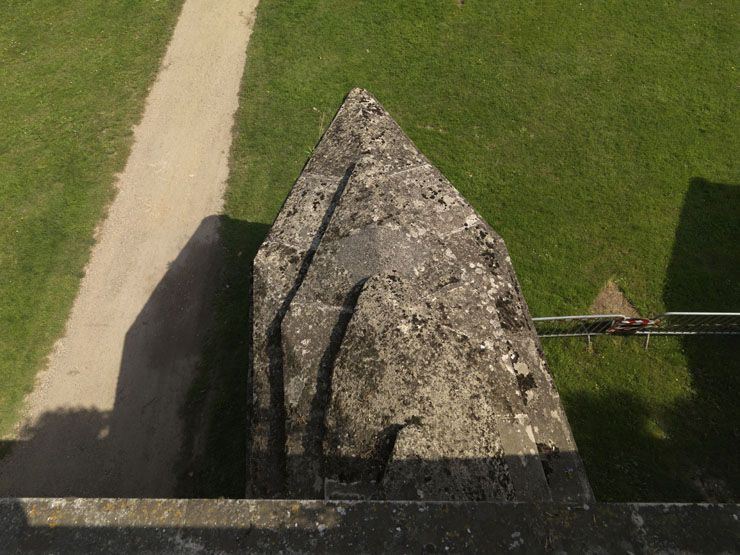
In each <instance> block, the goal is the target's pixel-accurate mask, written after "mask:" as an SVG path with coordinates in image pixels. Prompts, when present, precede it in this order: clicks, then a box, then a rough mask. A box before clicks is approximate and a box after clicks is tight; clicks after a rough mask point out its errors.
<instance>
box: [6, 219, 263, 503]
mask: <svg viewBox="0 0 740 555" xmlns="http://www.w3.org/2000/svg"><path fill="white" fill-rule="evenodd" d="M266 231H267V226H264V225H262V224H251V223H248V222H241V221H237V220H233V219H231V218H228V217H218V216H211V217H208V218H205V219H204V220H203V221H202V222H201V223H200V225H199V226H198V228H197V230H196V231H195V233H194V234H193V235H192V236H191V238H190V239H189V240H188V242H187V243H186V245H185V246H184V248H183V249H182V250H181V252H180V253H179V255H178V256H177V258H176V259H175V260H174V261H173V262H172V263H171V264H170V265H169V268H168V270H167V272H166V274H165V275H164V277H163V278H162V279H161V280H160V282H159V283H158V284H157V286H156V288H155V289H154V291H153V293H152V294H151V296H150V297H149V299H148V300H147V302H146V304H145V305H144V307H143V308H142V309H141V311H140V312H139V314H138V316H137V317H136V319H135V321H134V322H133V324H132V325H131V326H130V328H129V330H128V332H127V333H126V337H125V340H124V345H123V352H122V356H121V363H120V372H119V376H118V382H117V386H116V393H115V402H114V405H113V408H112V409H111V410H110V411H100V410H96V409H89V408H83V407H79V408H76V407H73V408H70V409H68V410H60V411H55V412H49V413H46V414H44V415H42V417H41V418H39V419H38V420H37V421H35V422H34V423H32V424H31V425H29V426H27V427H26V428H25V429H24V430H22V433H21V436H20V440H18V441H6V442H0V454H2V453H3V452H5V456H4V457H3V458H2V459H1V460H0V495H9V496H15V497H21V496H23V497H32V496H35V497H61V496H76V497H168V496H172V495H173V494H175V493H177V490H178V489H179V481H180V480H179V478H181V476H178V473H182V472H184V471H185V470H186V469H187V468H189V467H190V466H191V464H192V460H193V459H194V457H195V456H196V455H195V454H196V452H197V450H198V449H203V448H204V447H205V446H207V444H208V440H210V438H209V436H208V432H206V433H205V435H204V434H201V435H204V437H205V438H206V439H205V440H202V441H201V442H200V443H199V442H198V433H197V431H196V430H195V429H193V426H197V425H198V424H199V422H200V420H199V419H201V418H202V419H203V421H204V422H206V421H207V415H200V414H199V412H202V411H198V410H197V409H198V408H199V407H201V406H202V405H203V403H200V404H199V403H198V402H196V401H197V397H198V395H197V392H196V393H195V394H194V393H193V390H192V389H191V388H192V387H194V386H193V383H194V380H195V385H196V386H198V385H200V386H206V387H207V386H208V385H209V384H211V383H215V382H216V381H217V380H219V379H225V380H226V383H222V384H219V385H218V387H217V388H216V389H218V391H219V392H223V391H224V389H226V391H227V392H228V395H227V398H225V399H224V398H222V397H219V396H216V397H215V399H216V400H218V401H219V403H220V406H219V407H216V409H222V412H221V413H220V414H223V415H224V416H226V423H225V424H224V425H225V426H226V427H227V428H228V430H229V432H230V433H231V434H234V433H236V434H238V435H240V436H243V435H244V434H243V433H240V432H241V431H242V430H244V427H245V424H244V422H245V421H246V407H245V404H246V398H247V388H246V382H245V376H246V368H247V364H246V360H247V355H246V351H244V352H243V353H242V352H241V351H239V350H238V349H237V350H236V351H238V356H233V357H232V356H231V355H232V354H231V353H227V354H222V355H220V358H216V357H215V355H214V352H217V351H219V350H220V349H227V348H228V347H229V344H228V341H226V342H225V339H226V338H228V340H230V341H234V342H236V341H238V340H237V339H236V337H237V336H240V338H239V341H241V343H243V342H245V341H246V338H248V336H249V334H248V317H247V315H248V306H247V301H246V299H248V296H247V294H246V290H245V285H244V284H246V283H248V278H247V275H248V274H247V271H246V270H247V268H246V266H248V265H249V264H250V263H251V259H252V257H253V254H254V252H256V248H257V247H256V246H255V245H257V246H258V245H259V243H260V242H261V241H262V238H263V237H264V235H265V233H266ZM220 237H221V238H223V239H220ZM224 240H231V241H232V243H230V246H232V247H233V246H234V245H235V244H236V243H235V242H234V241H236V240H241V241H242V243H244V244H246V247H245V249H244V250H242V251H235V252H234V253H231V251H230V250H229V249H224V245H225V243H224ZM234 259H236V260H238V261H239V263H235V260H234ZM241 260H243V261H244V262H241ZM229 264H231V266H229ZM242 271H244V276H242V277H241V278H240V279H237V280H233V277H234V275H235V274H236V273H240V272H242ZM237 298H238V299H239V302H237V303H236V305H235V306H234V307H233V311H232V312H231V313H229V314H228V315H227V316H228V317H227V320H228V321H227V322H217V321H215V320H214V316H215V315H216V314H219V313H218V312H216V311H215V310H214V306H215V305H218V304H219V303H220V305H223V303H224V302H232V301H234V300H235V299H237ZM242 299H243V300H242ZM219 334H220V335H221V336H226V337H221V336H219ZM204 353H205V355H204ZM241 355H243V356H241ZM209 356H210V359H209V358H208V357H209ZM240 356H241V359H240V358H239V357H240ZM225 358H226V359H229V362H230V364H227V365H226V366H225V367H223V368H218V370H217V371H216V370H213V369H214V368H215V367H216V366H217V365H218V363H219V362H223V360H224V359H225ZM237 360H241V361H242V362H243V364H241V365H240V366H239V368H237V362H236V361H237ZM206 370H208V371H206ZM211 370H213V371H211ZM234 413H239V414H238V416H236V415H235V414H234ZM237 417H238V418H239V420H240V421H239V423H238V425H237V423H236V422H233V421H232V422H228V419H229V418H231V419H233V418H237ZM183 423H184V425H183ZM202 428H203V429H207V430H209V431H210V430H211V428H212V427H211V426H206V425H205V424H204V425H203V426H202ZM233 441H235V442H236V444H243V443H244V439H243V438H239V439H235V438H234V439H233ZM241 451H243V454H241V455H239V456H240V458H241V461H242V466H244V463H243V461H245V460H246V454H245V453H246V450H245V448H243V447H241ZM243 472H244V471H242V473H243Z"/></svg>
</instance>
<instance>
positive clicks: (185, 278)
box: [0, 0, 257, 497]
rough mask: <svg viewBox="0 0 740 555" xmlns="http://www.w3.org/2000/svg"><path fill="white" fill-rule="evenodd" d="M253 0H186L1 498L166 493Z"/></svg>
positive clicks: (5, 463) (195, 355) (208, 291)
mask: <svg viewBox="0 0 740 555" xmlns="http://www.w3.org/2000/svg"><path fill="white" fill-rule="evenodd" d="M256 4H257V0H219V1H218V2H213V1H212V0H186V2H185V4H184V7H183V10H182V13H181V14H180V18H179V20H178V23H177V26H176V28H175V32H174V35H173V37H172V40H171V42H170V45H169V47H168V50H167V53H166V55H165V58H164V60H163V62H162V67H161V69H160V72H159V75H158V77H157V80H156V82H155V83H154V85H153V87H152V89H151V91H150V94H149V98H148V100H147V106H146V110H145V113H144V117H143V119H142V121H141V123H140V124H139V125H138V126H137V128H136V129H135V142H134V145H133V148H132V151H131V155H130V157H129V160H128V163H127V165H126V167H125V169H124V171H123V173H122V174H121V175H120V176H119V179H118V183H117V187H118V194H117V197H116V199H115V201H114V202H113V203H112V205H111V206H110V209H109V213H108V216H107V219H106V220H105V221H104V222H103V223H102V224H101V226H100V229H99V232H98V237H97V244H96V245H95V247H94V249H93V251H92V255H91V258H90V261H89V263H88V267H87V269H86V275H85V277H84V278H83V280H82V284H81V287H80V291H79V294H78V297H77V299H76V301H75V304H74V307H73V309H72V313H71V315H70V318H69V321H68V322H67V327H66V331H65V334H64V337H63V338H62V339H60V340H59V341H58V342H57V344H56V346H55V348H54V351H53V353H52V354H51V356H50V358H49V362H48V367H47V369H46V370H45V371H43V372H41V373H40V374H39V377H38V379H37V385H36V387H35V389H34V391H33V393H32V394H31V395H30V396H29V398H28V400H27V404H26V413H25V416H24V418H23V420H22V423H21V425H20V426H19V429H18V438H19V440H18V442H17V444H16V445H15V447H14V448H13V450H12V451H11V453H10V454H9V455H7V456H6V457H5V458H4V459H2V461H0V496H26V497H28V496H80V497H88V496H96V497H169V496H172V495H173V494H174V488H175V473H174V465H175V463H176V462H177V461H178V455H179V451H180V449H181V444H182V438H183V430H182V419H181V417H180V415H179V411H180V408H181V406H182V403H183V400H184V396H185V394H186V392H187V390H188V387H189V385H190V383H191V380H192V378H193V376H194V373H195V370H196V366H197V363H198V360H199V354H200V342H201V341H200V340H201V336H202V332H203V329H204V327H205V325H206V324H207V322H208V319H209V315H210V299H211V297H212V295H213V290H214V285H215V282H216V281H215V280H216V274H217V272H218V250H219V249H218V248H217V247H218V245H217V242H218V217H217V214H219V212H220V210H221V208H222V196H223V192H224V187H225V182H226V178H227V176H228V155H229V148H230V145H231V127H232V123H233V117H234V112H235V110H236V108H237V103H238V91H239V84H240V81H241V77H242V72H243V68H244V61H245V50H246V46H247V43H248V41H249V36H250V33H251V30H252V22H253V18H254V10H255V7H256Z"/></svg>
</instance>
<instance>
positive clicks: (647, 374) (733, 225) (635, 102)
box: [193, 0, 740, 500]
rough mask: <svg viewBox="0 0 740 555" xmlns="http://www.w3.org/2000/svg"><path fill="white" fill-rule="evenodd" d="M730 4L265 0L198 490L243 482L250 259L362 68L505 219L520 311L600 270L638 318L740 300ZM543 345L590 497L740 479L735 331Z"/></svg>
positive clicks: (574, 304)
mask: <svg viewBox="0 0 740 555" xmlns="http://www.w3.org/2000/svg"><path fill="white" fill-rule="evenodd" d="M737 15H738V14H737V4H736V3H735V2H732V1H731V0H727V1H715V2H712V3H711V4H710V3H707V2H698V1H696V2H692V1H685V2H667V3H657V2H648V3H645V2H637V1H613V2H600V3H588V2H583V3H576V2H514V1H511V2H490V1H485V0H467V1H466V2H464V3H460V2H457V1H456V0H436V1H433V2H429V1H426V0H424V1H422V0H415V1H408V2H371V1H350V2H348V1H346V0H290V1H288V0H262V1H261V3H260V6H259V9H258V17H257V23H256V27H255V30H254V34H253V36H252V40H251V43H250V46H249V51H248V61H247V68H246V73H245V80H244V86H243V90H242V93H241V107H240V111H239V114H238V121H237V127H236V130H237V133H238V135H237V137H236V141H235V144H234V146H233V150H232V157H233V161H232V163H233V168H232V174H231V178H230V186H229V190H228V196H227V204H226V216H225V217H224V223H225V237H226V245H227V250H228V253H227V254H228V258H229V261H230V262H229V266H228V269H227V280H228V283H229V286H230V287H229V288H228V289H226V290H225V293H224V294H223V295H222V297H221V299H220V308H219V327H218V329H217V332H216V333H215V334H214V340H213V342H212V344H211V346H210V351H209V352H210V355H209V357H208V359H207V369H208V370H209V371H210V373H211V374H210V377H211V383H212V384H213V388H214V389H213V391H214V399H215V415H216V417H215V418H213V419H212V425H211V429H210V433H209V435H208V444H209V448H210V451H209V453H210V454H209V455H208V457H207V458H206V460H204V461H202V463H203V464H202V467H201V468H200V470H199V471H198V473H197V476H196V480H195V486H194V487H195V491H196V493H198V494H200V495H226V496H240V495H242V494H243V491H244V489H243V488H244V467H245V464H244V434H243V433H241V428H240V426H242V423H243V421H244V418H245V417H246V408H245V406H244V398H245V381H244V380H245V379H246V376H245V368H246V364H247V363H246V360H247V344H246V337H247V335H248V328H247V314H248V304H247V301H246V299H247V291H248V269H249V263H250V260H251V258H252V256H253V255H254V253H255V250H256V248H257V246H258V245H259V243H260V241H261V239H262V238H263V237H264V234H265V233H266V230H267V226H268V225H269V224H270V223H271V222H272V220H273V218H274V216H275V215H276V213H277V211H278V210H279V208H280V205H281V203H282V201H283V199H284V198H285V196H286V195H287V193H288V191H289V189H290V187H291V185H292V183H293V181H294V180H295V179H296V177H297V176H298V174H299V173H300V170H301V168H302V166H303V164H304V163H305V161H306V160H307V158H308V157H309V156H310V154H311V149H312V148H313V146H314V145H315V144H316V142H317V141H318V139H319V137H320V136H321V134H322V132H323V130H324V129H325V128H326V126H327V125H328V124H329V122H330V121H331V118H332V116H333V115H334V113H335V111H336V110H337V109H338V107H339V105H340V104H341V102H342V99H343V97H344V95H345V94H346V93H347V92H348V91H349V90H350V89H351V88H352V87H355V86H360V87H365V88H367V89H369V90H370V91H371V92H372V93H373V94H375V95H376V96H377V97H378V99H379V100H380V101H381V102H382V103H383V104H384V105H385V107H386V108H387V109H388V110H389V111H390V113H391V114H392V115H393V116H394V117H395V118H396V119H397V121H398V122H399V123H400V124H401V126H402V127H403V128H404V129H405V130H406V132H407V133H408V134H409V135H410V136H411V138H412V139H413V140H414V141H415V142H416V144H417V145H418V146H419V147H420V148H421V150H422V151H423V152H424V153H425V154H426V155H427V156H428V157H429V158H430V159H431V160H432V161H433V162H434V163H435V164H436V165H437V166H438V167H439V168H440V169H441V170H442V172H443V173H444V174H445V175H446V176H447V177H448V178H449V179H450V181H452V183H453V184H455V186H456V187H457V188H458V189H459V190H460V191H461V192H462V193H463V194H464V195H465V196H466V197H467V199H468V200H469V201H470V202H471V203H472V204H473V205H474V206H475V207H476V208H477V209H478V210H479V211H480V213H481V214H482V215H483V216H484V217H485V218H486V219H487V220H488V222H490V223H491V225H492V226H493V227H494V228H495V229H496V230H497V231H498V232H499V233H500V234H501V235H502V236H503V237H504V239H505V240H506V242H507V244H508V246H509V249H510V250H511V254H512V258H513V261H514V265H515V267H516V269H517V271H518V274H519V278H520V280H521V283H522V286H523V289H524V293H525V295H526V298H527V300H528V302H529V304H530V307H531V310H532V312H533V314H534V315H557V314H582V313H584V312H586V311H587V310H588V307H589V306H590V304H591V302H592V301H593V299H594V297H595V296H596V294H597V292H598V291H599V290H600V289H601V287H602V286H603V285H604V284H605V283H606V282H607V280H609V279H613V280H615V281H616V282H617V283H618V284H619V285H620V287H621V288H622V289H623V290H624V291H625V293H626V295H627V297H628V298H629V300H630V301H631V302H632V303H633V304H634V305H635V306H636V307H637V308H638V310H639V311H640V312H642V313H645V314H651V313H656V312H658V311H661V310H663V309H665V308H669V309H673V310H692V309H693V310H724V311H731V310H735V311H740V291H739V290H738V283H739V282H740V279H739V278H740V275H738V272H739V271H740V270H739V269H740V258H739V252H740V249H738V248H737V245H738V241H739V240H740V230H739V228H738V226H739V225H740V193H739V187H738V183H740V168H739V167H738V163H737V153H738V152H739V151H740V148H739V147H740V140H739V138H738V132H737V130H738V128H740V126H739V124H740V121H739V114H740V110H739V109H738V108H740V106H739V105H738V92H737V91H738V89H737V87H738V78H737V70H736V66H737V63H738V54H739V50H740V44H739V42H738V38H737V37H738V36H740V33H739V32H738V31H739V29H738V25H737V21H738V20H737ZM546 351H547V356H548V359H549V361H550V363H551V366H552V369H553V372H554V374H555V376H556V380H557V383H558V386H559V388H560V391H561V394H562V397H563V399H564V401H565V404H566V408H567V411H568V414H569V417H570V420H571V424H572V427H573V430H574V433H575V435H576V440H577V442H578V444H579V448H580V450H581V454H582V456H583V458H584V460H585V463H586V466H587V470H588V474H589V477H590V479H591V482H592V485H593V487H594V489H595V492H596V495H597V497H598V498H600V499H602V500H607V499H610V500H694V499H700V498H702V496H703V497H704V498H708V497H712V496H715V497H719V498H726V497H728V496H730V497H734V498H737V497H738V493H739V492H740V472H739V470H738V459H737V445H738V439H739V436H740V433H739V432H738V424H739V422H740V409H738V406H739V404H738V403H737V391H738V386H740V380H739V379H738V372H737V370H738V364H737V360H738V355H740V350H739V349H738V342H737V341H735V340H732V341H731V340H711V341H710V340H709V339H697V340H695V341H682V340H680V339H659V338H653V340H652V344H651V347H650V349H649V350H648V351H645V350H644V349H643V348H642V343H641V342H640V341H639V340H632V339H613V338H605V339H603V340H599V341H596V342H595V344H594V347H593V349H592V350H589V349H588V348H587V347H586V345H585V342H583V341H559V340H550V341H548V342H547V343H546ZM207 389H208V387H207V383H206V380H204V381H203V382H202V383H201V388H200V389H198V390H196V391H194V396H193V401H194V402H197V400H198V398H199V395H200V397H202V396H203V395H202V394H203V393H205V392H206V391H207ZM702 491H703V493H702Z"/></svg>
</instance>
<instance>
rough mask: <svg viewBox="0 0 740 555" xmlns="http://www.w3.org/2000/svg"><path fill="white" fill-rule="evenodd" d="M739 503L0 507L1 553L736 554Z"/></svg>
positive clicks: (79, 502)
mask: <svg viewBox="0 0 740 555" xmlns="http://www.w3.org/2000/svg"><path fill="white" fill-rule="evenodd" d="M738 546H740V506H738V505H736V504H726V505H720V504H672V503H667V504H660V503H650V504H639V503H592V504H590V505H580V506H577V505H567V504H562V503H489V502H486V503H474V502H461V503H454V502H414V501H396V502H390V501H308V500H267V499H259V500H254V499H241V500H227V499H74V498H66V499H0V552H3V553H14V552H24V553H27V552H37V553H44V552H70V551H74V552H96V553H113V552H116V553H121V552H132V551H136V552H141V551H148V552H185V553H191V552H197V553H216V552H219V553H235V552H299V553H301V552H309V551H310V552H317V551H318V552H335V553H360V552H364V553H380V552H384V553H388V552H416V553H455V552H465V553H476V552H486V553H494V552H502V551H503V552H509V551H510V552H514V553H533V552H535V553H536V552H553V553H558V552H560V553H562V552H574V553H583V552H591V553H613V552H614V553H655V552H664V553H676V552H682V553H683V552H689V553H731V552H736V551H737V549H738Z"/></svg>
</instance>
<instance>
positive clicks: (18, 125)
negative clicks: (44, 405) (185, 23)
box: [0, 0, 182, 432]
mask: <svg viewBox="0 0 740 555" xmlns="http://www.w3.org/2000/svg"><path fill="white" fill-rule="evenodd" d="M181 4H182V0H159V1H157V2H152V1H150V0H67V1H64V2H60V1H58V0H5V1H4V2H3V5H2V16H1V17H0V244H1V245H2V248H0V383H2V387H0V432H2V431H4V430H7V429H8V427H9V426H10V425H11V424H12V423H13V422H14V419H15V418H16V415H17V411H18V408H19V406H20V403H21V401H22V399H23V396H24V395H25V394H26V393H27V392H28V391H30V389H31V387H32V385H33V378H34V375H35V373H36V371H37V370H38V369H39V368H40V367H41V366H42V364H43V360H44V357H45V356H46V355H47V354H48V352H49V350H50V348H51V346H52V343H53V342H54V340H55V339H56V338H57V337H58V336H59V335H60V334H61V332H62V330H63V328H64V322H65V320H66V317H67V314H68V312H69V309H70V307H71V305H72V301H73V299H74V296H75V293H76V292H77V287H78V285H79V281H80V277H81V272H82V270H83V267H84V264H85V262H86V260H87V257H88V253H89V250H90V247H91V245H92V242H93V231H94V228H95V224H96V223H97V222H98V221H99V220H100V219H101V217H102V216H103V213H104V209H105V206H106V204H107V203H108V202H109V200H110V199H111V198H112V194H113V181H114V174H115V172H117V171H120V170H122V169H123V164H124V163H125V161H126V157H127V154H128V150H129V146H130V142H131V130H132V126H133V124H134V123H135V122H136V121H137V120H138V118H139V117H140V114H141V113H142V110H143V107H144V99H145V98H146V93H147V89H148V87H149V85H150V84H151V83H152V81H153V79H154V76H155V74H156V71H157V68H158V65H159V60H160V59H161V56H162V55H163V54H164V49H165V46H166V45H167V42H168V40H169V37H170V34H171V31H172V28H173V26H174V23H175V21H176V19H177V14H178V13H179V9H180V6H181Z"/></svg>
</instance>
